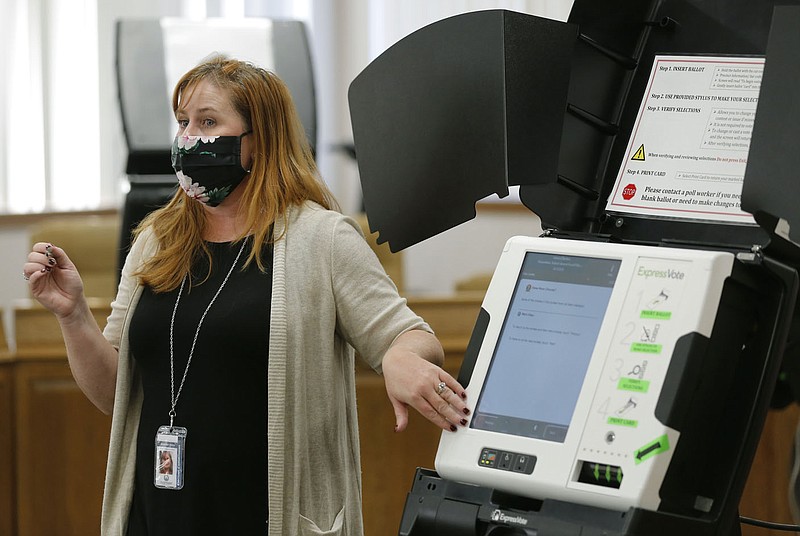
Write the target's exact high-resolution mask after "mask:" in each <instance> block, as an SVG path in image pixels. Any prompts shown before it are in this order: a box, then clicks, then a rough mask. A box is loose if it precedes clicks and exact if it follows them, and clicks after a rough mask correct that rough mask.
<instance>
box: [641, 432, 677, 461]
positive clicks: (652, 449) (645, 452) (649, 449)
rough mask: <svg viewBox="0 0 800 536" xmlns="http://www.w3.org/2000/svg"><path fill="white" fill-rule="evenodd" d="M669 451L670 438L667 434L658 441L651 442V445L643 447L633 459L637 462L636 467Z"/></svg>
mask: <svg viewBox="0 0 800 536" xmlns="http://www.w3.org/2000/svg"><path fill="white" fill-rule="evenodd" d="M668 450H669V438H668V437H667V436H666V434H665V435H662V436H661V437H659V438H658V439H655V440H653V441H651V442H650V443H648V444H647V445H645V446H643V447H641V448H640V449H638V450H636V451H634V453H633V459H634V461H635V462H636V465H639V464H640V463H642V462H643V461H645V460H649V459H650V458H652V457H653V456H656V455H658V454H661V453H662V452H666V451H668Z"/></svg>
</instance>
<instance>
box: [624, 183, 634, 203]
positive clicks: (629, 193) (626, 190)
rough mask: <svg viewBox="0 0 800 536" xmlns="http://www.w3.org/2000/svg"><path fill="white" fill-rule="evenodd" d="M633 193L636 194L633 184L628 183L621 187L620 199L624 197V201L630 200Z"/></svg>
mask: <svg viewBox="0 0 800 536" xmlns="http://www.w3.org/2000/svg"><path fill="white" fill-rule="evenodd" d="M634 195H636V185H635V184H629V185H627V186H626V187H625V188H623V189H622V199H624V200H625V201H630V200H631V199H633V196H634Z"/></svg>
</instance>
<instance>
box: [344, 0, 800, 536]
mask: <svg viewBox="0 0 800 536" xmlns="http://www.w3.org/2000/svg"><path fill="white" fill-rule="evenodd" d="M711 4H712V3H709V2H704V1H703V0H685V1H679V0H652V1H646V2H643V1H639V0H614V1H612V0H604V1H599V2H598V1H596V0H591V1H590V0H576V1H575V3H574V5H573V7H572V12H571V14H570V17H569V19H568V21H567V22H566V23H561V22H557V21H552V20H546V19H542V18H539V17H534V16H531V15H522V14H519V13H512V12H508V11H502V10H499V11H498V10H494V11H482V12H475V13H467V14H464V15H459V16H456V17H451V18H449V19H445V20H443V21H440V22H438V23H434V24H432V25H430V26H428V27H425V28H423V29H421V30H419V31H417V32H415V33H413V34H411V35H409V36H408V37H406V38H405V39H403V40H401V41H400V42H398V43H397V44H395V45H394V46H393V47H392V48H390V49H389V50H387V51H386V52H385V53H384V54H383V55H381V56H380V57H378V58H377V59H376V60H375V61H374V62H373V63H372V64H370V65H369V66H367V68H366V69H365V70H364V71H363V72H362V73H361V74H360V75H359V76H358V77H357V78H356V79H355V80H354V82H353V83H352V85H351V87H350V92H349V99H350V107H351V117H352V120H353V133H354V141H355V145H356V152H357V157H358V164H359V171H360V174H361V180H362V184H363V186H364V188H363V192H364V205H365V208H366V210H367V213H368V216H369V219H370V224H371V226H372V229H373V230H374V231H378V232H379V233H380V235H379V239H378V240H379V241H388V242H389V245H390V247H391V248H392V249H393V250H395V251H396V250H398V249H402V248H404V247H407V246H409V245H413V244H415V243H417V242H419V241H421V240H424V239H426V238H428V237H431V236H434V235H435V234H437V233H439V232H441V231H443V230H446V229H449V228H451V227H453V226H454V225H457V224H459V223H461V222H463V221H467V220H468V219H470V218H472V217H474V216H475V208H474V204H475V202H476V201H478V200H480V199H482V198H483V197H485V196H487V195H489V194H491V193H497V194H499V195H500V196H501V197H503V196H505V195H507V194H508V193H509V189H508V187H509V185H519V196H520V199H521V201H522V203H523V204H524V205H525V206H527V207H528V208H530V209H531V210H532V211H533V212H535V213H536V214H537V215H539V217H540V218H541V222H542V229H543V232H542V233H541V234H538V233H537V236H515V237H511V238H509V239H508V240H507V242H506V243H505V246H504V247H503V250H502V253H501V255H500V257H499V260H498V263H497V266H496V268H495V271H494V274H493V276H492V279H491V282H490V284H489V287H488V289H487V291H486V294H485V297H484V299H483V303H482V306H481V310H480V312H479V314H478V318H477V320H476V323H475V327H474V330H473V333H472V336H471V339H470V342H469V345H468V347H467V349H466V352H465V355H464V360H463V364H462V366H461V369H460V372H459V375H458V381H459V383H461V385H463V386H464V387H465V388H466V392H467V400H468V401H469V406H470V408H471V409H472V412H471V414H470V416H469V417H468V423H467V425H466V426H465V427H463V428H460V429H458V431H457V432H456V433H451V432H444V433H443V434H442V436H441V440H440V443H439V447H438V451H437V452H436V457H435V471H434V470H432V469H422V468H418V469H417V472H416V475H415V476H414V479H413V483H412V487H411V490H410V491H409V493H408V497H407V501H406V504H405V511H404V514H403V519H402V522H401V526H400V527H399V534H400V535H401V536H427V535H436V536H448V535H458V536H469V535H494V536H509V535H518V536H567V535H575V536H579V535H580V536H586V535H593V536H594V535H596V536H600V535H603V536H654V535H655V536H660V535H665V536H666V535H670V536H674V535H679V534H680V535H683V534H692V535H702V536H705V535H709V536H711V535H714V536H717V535H719V536H723V535H725V536H727V535H732V534H740V533H741V532H740V521H741V520H740V517H739V512H738V505H739V500H740V498H741V495H742V490H743V488H744V484H745V481H746V480H747V476H748V474H749V471H750V466H751V464H752V461H753V457H754V454H755V450H756V447H757V445H758V442H759V438H760V435H761V431H762V428H763V424H764V420H765V418H766V415H767V412H768V410H769V409H770V408H771V407H776V394H775V393H776V386H780V387H781V389H780V391H781V392H782V393H783V394H784V399H785V398H786V396H785V394H786V393H787V392H788V393H790V394H789V398H790V399H791V400H792V401H796V400H800V397H798V393H800V390H799V389H797V386H798V385H800V382H798V378H800V373H798V370H799V369H800V365H798V364H799V363H800V356H798V355H796V348H795V347H794V346H792V345H790V344H787V341H789V340H790V338H792V339H793V338H794V337H795V331H796V330H797V326H798V325H800V322H798V314H797V299H796V298H797V293H798V287H799V286H800V283H799V282H798V281H800V278H799V277H798V269H799V268H800V247H799V246H798V245H797V244H796V243H795V242H793V241H792V238H791V235H790V230H791V228H792V227H797V226H800V210H798V207H797V206H796V205H797V199H800V186H799V185H800V181H798V171H797V170H798V169H800V151H798V150H797V147H796V146H795V147H792V145H791V144H792V143H795V144H796V140H797V135H796V134H797V130H796V125H797V124H798V123H800V105H798V104H797V102H796V101H797V99H794V98H793V92H796V87H797V86H798V85H799V84H800V64H798V63H797V61H796V59H794V54H795V51H796V50H797V49H800V34H798V33H797V31H796V28H797V27H798V26H800V5H789V6H775V5H773V2H769V1H750V0H748V1H744V0H732V1H730V2H728V3H727V4H726V5H724V6H721V5H718V3H717V4H714V5H711ZM432 47H436V50H437V53H436V54H430V53H429V52H430V50H432ZM398 72H399V73H405V74H409V73H413V75H410V74H409V75H408V76H405V74H404V75H403V76H398V75H397V73H398ZM412 102H413V103H414V105H413V106H410V105H409V103H412ZM792 129H794V131H792ZM783 403H784V405H785V404H787V403H788V402H786V401H784V402H783ZM790 447H791V446H790V445H786V448H787V449H789V448H790ZM409 476H410V475H409Z"/></svg>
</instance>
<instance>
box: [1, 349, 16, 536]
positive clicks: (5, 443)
mask: <svg viewBox="0 0 800 536" xmlns="http://www.w3.org/2000/svg"><path fill="white" fill-rule="evenodd" d="M13 366H14V364H13V362H11V361H9V360H6V359H1V358H0V534H7V535H9V536H14V534H15V528H14V527H15V525H16V513H15V511H16V508H15V505H16V502H15V499H14V488H15V483H16V479H15V467H14V451H13V440H14V429H15V428H14V411H13V396H14V393H13V384H14V381H13V377H14V376H13V372H14V371H13Z"/></svg>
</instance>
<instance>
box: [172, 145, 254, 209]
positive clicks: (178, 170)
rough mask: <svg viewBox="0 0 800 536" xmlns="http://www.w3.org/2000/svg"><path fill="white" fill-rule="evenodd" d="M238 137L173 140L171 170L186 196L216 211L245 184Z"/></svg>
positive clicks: (245, 173)
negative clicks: (238, 187)
mask: <svg viewBox="0 0 800 536" xmlns="http://www.w3.org/2000/svg"><path fill="white" fill-rule="evenodd" d="M248 134H249V132H245V133H244V134H242V135H241V136H182V135H179V136H176V137H175V141H173V142H172V168H173V169H174V170H175V174H176V175H177V176H178V183H179V184H180V186H181V188H182V189H183V191H184V192H186V195H188V196H189V197H191V198H192V199H196V200H197V201H200V202H201V203H204V204H206V205H208V206H210V207H216V206H217V205H219V204H220V203H222V201H223V200H224V199H225V198H226V197H228V195H230V193H231V192H232V191H233V190H234V189H235V188H236V187H237V186H238V185H239V183H241V182H242V180H244V178H245V177H246V176H247V174H248V173H250V172H249V171H247V170H245V169H244V168H243V167H242V164H241V154H242V137H244V136H246V135H248Z"/></svg>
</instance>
